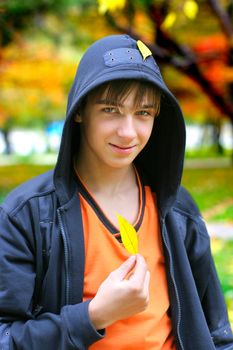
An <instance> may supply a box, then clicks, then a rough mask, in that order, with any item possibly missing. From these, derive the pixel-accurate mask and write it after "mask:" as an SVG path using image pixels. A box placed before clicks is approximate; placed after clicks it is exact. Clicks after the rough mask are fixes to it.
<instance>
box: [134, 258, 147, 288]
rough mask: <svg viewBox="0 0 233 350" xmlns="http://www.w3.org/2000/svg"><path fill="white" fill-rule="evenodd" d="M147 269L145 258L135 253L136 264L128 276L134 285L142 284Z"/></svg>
mask: <svg viewBox="0 0 233 350" xmlns="http://www.w3.org/2000/svg"><path fill="white" fill-rule="evenodd" d="M147 271H148V267H147V264H146V262H145V259H144V258H143V256H141V255H139V254H138V255H137V260H136V265H135V269H134V272H133V274H132V275H131V276H130V281H131V282H132V283H135V285H138V286H143V285H144V281H145V277H146V273H147Z"/></svg>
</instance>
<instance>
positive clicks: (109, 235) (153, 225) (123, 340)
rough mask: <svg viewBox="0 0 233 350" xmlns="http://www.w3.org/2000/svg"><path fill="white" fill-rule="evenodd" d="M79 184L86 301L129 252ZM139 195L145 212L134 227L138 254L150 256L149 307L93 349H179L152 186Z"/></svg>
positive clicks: (110, 329)
mask: <svg viewBox="0 0 233 350" xmlns="http://www.w3.org/2000/svg"><path fill="white" fill-rule="evenodd" d="M139 184H140V181H139ZM80 186H81V188H82V190H81V193H79V196H80V201H81V210H82V216H83V226H84V242H85V274H84V294H83V300H87V299H90V298H93V297H94V296H95V294H96V292H97V290H98V288H99V286H100V284H101V283H102V282H103V281H104V280H105V278H106V277H107V276H108V275H109V273H110V272H111V271H113V270H115V269H117V268H118V267H119V266H120V265H121V264H122V263H123V262H124V261H125V260H126V259H127V258H128V257H129V255H130V254H129V253H128V252H127V251H126V249H125V248H124V246H123V245H122V243H120V242H119V240H117V238H116V237H117V236H119V231H117V228H116V227H114V226H113V225H112V224H111V222H110V221H109V220H108V218H107V217H106V215H105V214H104V212H103V211H102V210H101V208H100V207H98V204H97V203H96V202H95V200H94V198H93V197H92V196H91V194H90V193H89V192H88V190H87V189H86V188H85V186H84V184H82V183H81V184H80ZM140 193H141V195H140V199H141V205H140V213H139V216H138V219H137V222H136V223H135V225H134V227H135V228H136V230H137V233H138V238H139V253H140V254H141V255H143V256H144V258H145V259H146V261H147V264H148V268H149V271H150V274H151V280H150V290H149V295H150V300H149V305H148V307H147V308H146V310H145V311H143V312H141V313H139V314H137V315H135V316H133V317H130V318H127V319H124V320H121V321H118V322H115V323H114V324H112V325H111V326H109V327H107V329H106V336H105V338H103V339H102V340H100V341H98V342H97V343H95V344H93V345H92V346H90V349H92V350H109V349H117V350H142V349H143V350H152V349H153V350H175V349H176V346H175V340H174V336H173V332H172V324H171V319H170V317H169V307H170V302H169V297H168V288H167V280H166V272H165V260H164V255H163V249H162V242H161V237H160V229H159V223H158V214H157V207H156V204H155V201H154V197H153V195H152V193H151V190H150V188H149V187H147V186H146V187H142V186H141V185H140Z"/></svg>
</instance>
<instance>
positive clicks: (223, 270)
mask: <svg viewBox="0 0 233 350" xmlns="http://www.w3.org/2000/svg"><path fill="white" fill-rule="evenodd" d="M51 168H52V166H48V165H35V164H33V165H32V164H17V165H8V166H1V167H0V201H2V200H3V199H4V197H5V196H6V194H7V193H8V192H9V191H10V190H11V189H12V188H14V187H16V186H18V185H19V184H20V183H22V182H24V181H26V180H27V179H29V178H31V177H34V176H36V175H39V174H41V173H43V172H45V171H47V170H49V169H51ZM232 179H233V168H216V169H196V168H195V169H185V170H184V174H183V180H182V184H183V185H184V186H185V187H186V188H187V189H188V190H189V191H190V193H191V194H192V195H193V197H194V199H195V200H196V202H197V204H198V206H199V208H200V210H201V211H202V212H203V213H205V212H207V211H208V210H210V209H212V208H218V211H217V213H216V211H213V215H212V216H210V219H211V220H220V221H223V222H229V221H232V222H233V204H231V203H230V200H231V199H233V181H232ZM224 203H225V204H224ZM220 204H221V205H220ZM211 245H212V252H213V257H214V260H215V264H216V268H217V271H218V274H219V278H220V281H221V286H222V289H223V293H224V297H225V300H226V303H227V307H228V310H229V316H230V321H231V324H232V326H233V277H232V276H233V260H232V252H233V241H229V240H228V241H227V240H220V239H212V240H211Z"/></svg>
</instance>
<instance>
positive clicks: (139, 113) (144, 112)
mask: <svg viewBox="0 0 233 350" xmlns="http://www.w3.org/2000/svg"><path fill="white" fill-rule="evenodd" d="M136 114H137V115H143V116H150V115H151V113H150V112H148V111H146V110H141V111H137V112H136Z"/></svg>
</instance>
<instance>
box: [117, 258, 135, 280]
mask: <svg viewBox="0 0 233 350" xmlns="http://www.w3.org/2000/svg"><path fill="white" fill-rule="evenodd" d="M135 264H136V255H131V256H130V257H129V258H128V259H127V260H126V261H125V262H123V264H121V265H120V266H119V267H118V269H116V270H114V271H113V272H112V273H111V275H112V276H113V277H114V278H117V279H119V280H123V279H124V278H126V276H127V275H128V274H129V273H130V272H131V271H132V270H133V268H134V267H135Z"/></svg>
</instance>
